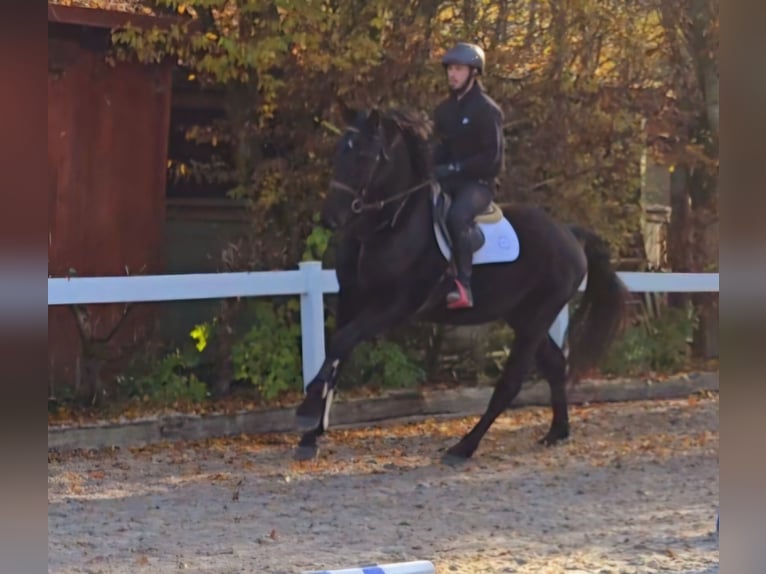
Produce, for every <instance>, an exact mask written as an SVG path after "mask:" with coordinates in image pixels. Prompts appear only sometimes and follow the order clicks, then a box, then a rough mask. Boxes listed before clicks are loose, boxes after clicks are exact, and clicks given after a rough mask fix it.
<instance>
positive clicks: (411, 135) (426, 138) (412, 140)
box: [381, 108, 433, 179]
mask: <svg viewBox="0 0 766 574" xmlns="http://www.w3.org/2000/svg"><path fill="white" fill-rule="evenodd" d="M381 113H382V115H383V117H384V118H385V119H387V120H390V121H392V122H393V123H395V124H396V126H397V127H398V128H399V129H400V130H401V132H402V134H403V136H404V139H405V142H406V144H407V147H408V148H409V150H410V158H411V160H412V166H413V168H414V170H415V173H416V174H417V176H418V179H427V178H429V177H430V176H431V172H432V165H431V164H432V155H431V136H432V134H433V124H432V123H431V121H430V119H429V118H428V117H427V116H426V115H425V114H423V113H421V112H416V111H413V110H408V109H399V108H391V109H388V110H384V111H381Z"/></svg>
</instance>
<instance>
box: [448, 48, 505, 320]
mask: <svg viewBox="0 0 766 574" xmlns="http://www.w3.org/2000/svg"><path fill="white" fill-rule="evenodd" d="M441 63H442V66H443V67H444V69H445V72H446V75H447V82H448V84H449V90H450V95H449V96H448V97H447V98H446V99H445V100H443V101H442V102H441V103H440V104H439V105H438V106H437V107H436V110H435V111H434V130H435V135H436V138H437V140H436V141H437V144H436V149H435V153H434V166H435V167H434V177H436V179H438V180H439V182H440V183H441V185H442V188H443V189H444V190H445V191H446V192H447V193H449V194H450V196H451V197H452V204H451V207H450V211H449V213H448V214H447V228H448V231H449V233H450V236H451V239H452V243H453V246H454V248H453V253H454V254H455V261H456V266H457V277H456V281H455V286H454V287H453V289H452V290H451V291H450V292H449V294H448V295H447V306H448V307H449V308H451V309H457V308H463V307H473V293H472V290H471V267H472V260H473V250H472V246H471V243H470V227H471V225H472V224H473V219H474V217H476V216H477V215H479V214H480V213H482V212H484V211H485V210H486V209H487V207H488V206H489V204H490V203H491V201H492V200H493V198H494V186H495V184H496V178H497V176H498V175H499V173H500V171H501V170H502V169H503V166H504V156H505V140H504V138H503V112H502V110H501V109H500V106H498V105H497V103H496V102H495V101H494V100H493V99H492V98H490V97H489V96H488V95H487V93H486V92H485V91H484V87H483V86H482V85H481V83H480V82H479V78H478V76H479V75H480V74H482V73H483V71H484V50H482V49H481V47H480V46H477V45H475V44H468V43H464V42H460V43H458V44H456V45H455V46H454V47H453V48H452V49H451V50H449V51H448V52H447V53H446V54H445V55H444V57H443V58H442V61H441Z"/></svg>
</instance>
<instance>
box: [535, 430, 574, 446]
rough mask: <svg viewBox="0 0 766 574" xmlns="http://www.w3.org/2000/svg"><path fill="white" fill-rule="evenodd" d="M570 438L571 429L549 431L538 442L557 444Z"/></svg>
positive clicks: (547, 444) (550, 444)
mask: <svg viewBox="0 0 766 574" xmlns="http://www.w3.org/2000/svg"><path fill="white" fill-rule="evenodd" d="M568 438H569V431H549V432H548V434H546V435H545V436H544V437H543V438H541V439H540V440H538V441H537V442H538V443H539V444H541V445H543V446H555V445H557V444H561V443H562V442H564V441H565V440H566V439H568Z"/></svg>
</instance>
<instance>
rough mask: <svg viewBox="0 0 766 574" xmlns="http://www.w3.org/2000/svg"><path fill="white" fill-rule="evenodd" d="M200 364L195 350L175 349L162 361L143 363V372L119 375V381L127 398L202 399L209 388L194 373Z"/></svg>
mask: <svg viewBox="0 0 766 574" xmlns="http://www.w3.org/2000/svg"><path fill="white" fill-rule="evenodd" d="M198 365H199V362H198V359H197V357H196V356H195V355H194V354H192V353H189V352H182V351H181V350H179V349H176V350H174V351H172V352H170V353H168V354H166V355H165V356H164V357H162V358H161V359H160V360H159V361H156V362H153V363H150V364H148V365H144V368H142V369H141V371H142V372H141V373H140V374H129V375H127V376H124V377H120V378H118V381H117V382H118V384H119V386H120V388H121V390H122V392H123V393H125V394H126V395H127V396H128V398H131V399H138V400H140V401H141V402H143V403H146V404H151V405H159V406H169V405H172V404H174V403H176V402H185V403H199V402H202V401H203V400H205V398H206V397H207V396H208V390H207V385H206V384H205V383H204V382H203V381H200V380H199V379H198V378H197V376H196V374H195V373H194V369H195V368H196V367H198Z"/></svg>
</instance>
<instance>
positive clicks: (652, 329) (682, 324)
mask: <svg viewBox="0 0 766 574" xmlns="http://www.w3.org/2000/svg"><path fill="white" fill-rule="evenodd" d="M695 324H696V319H695V317H694V316H693V315H691V314H689V313H688V312H687V311H685V310H682V309H674V308H666V309H664V310H663V312H662V314H661V315H660V316H658V317H649V316H646V315H645V316H643V317H642V318H641V320H639V321H638V322H637V323H636V324H634V325H632V326H630V327H629V328H628V329H627V330H626V331H625V332H624V333H623V335H622V336H621V337H620V338H619V339H617V340H616V341H615V342H614V345H613V346H612V348H611V349H610V352H609V354H608V355H607V357H606V358H605V359H604V361H603V364H602V365H601V371H602V372H604V373H605V374H610V375H619V376H631V375H642V374H647V373H650V372H655V373H676V372H679V371H682V370H683V369H684V368H685V367H686V366H687V364H688V361H689V342H690V340H691V336H692V333H693V331H694V327H695Z"/></svg>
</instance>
